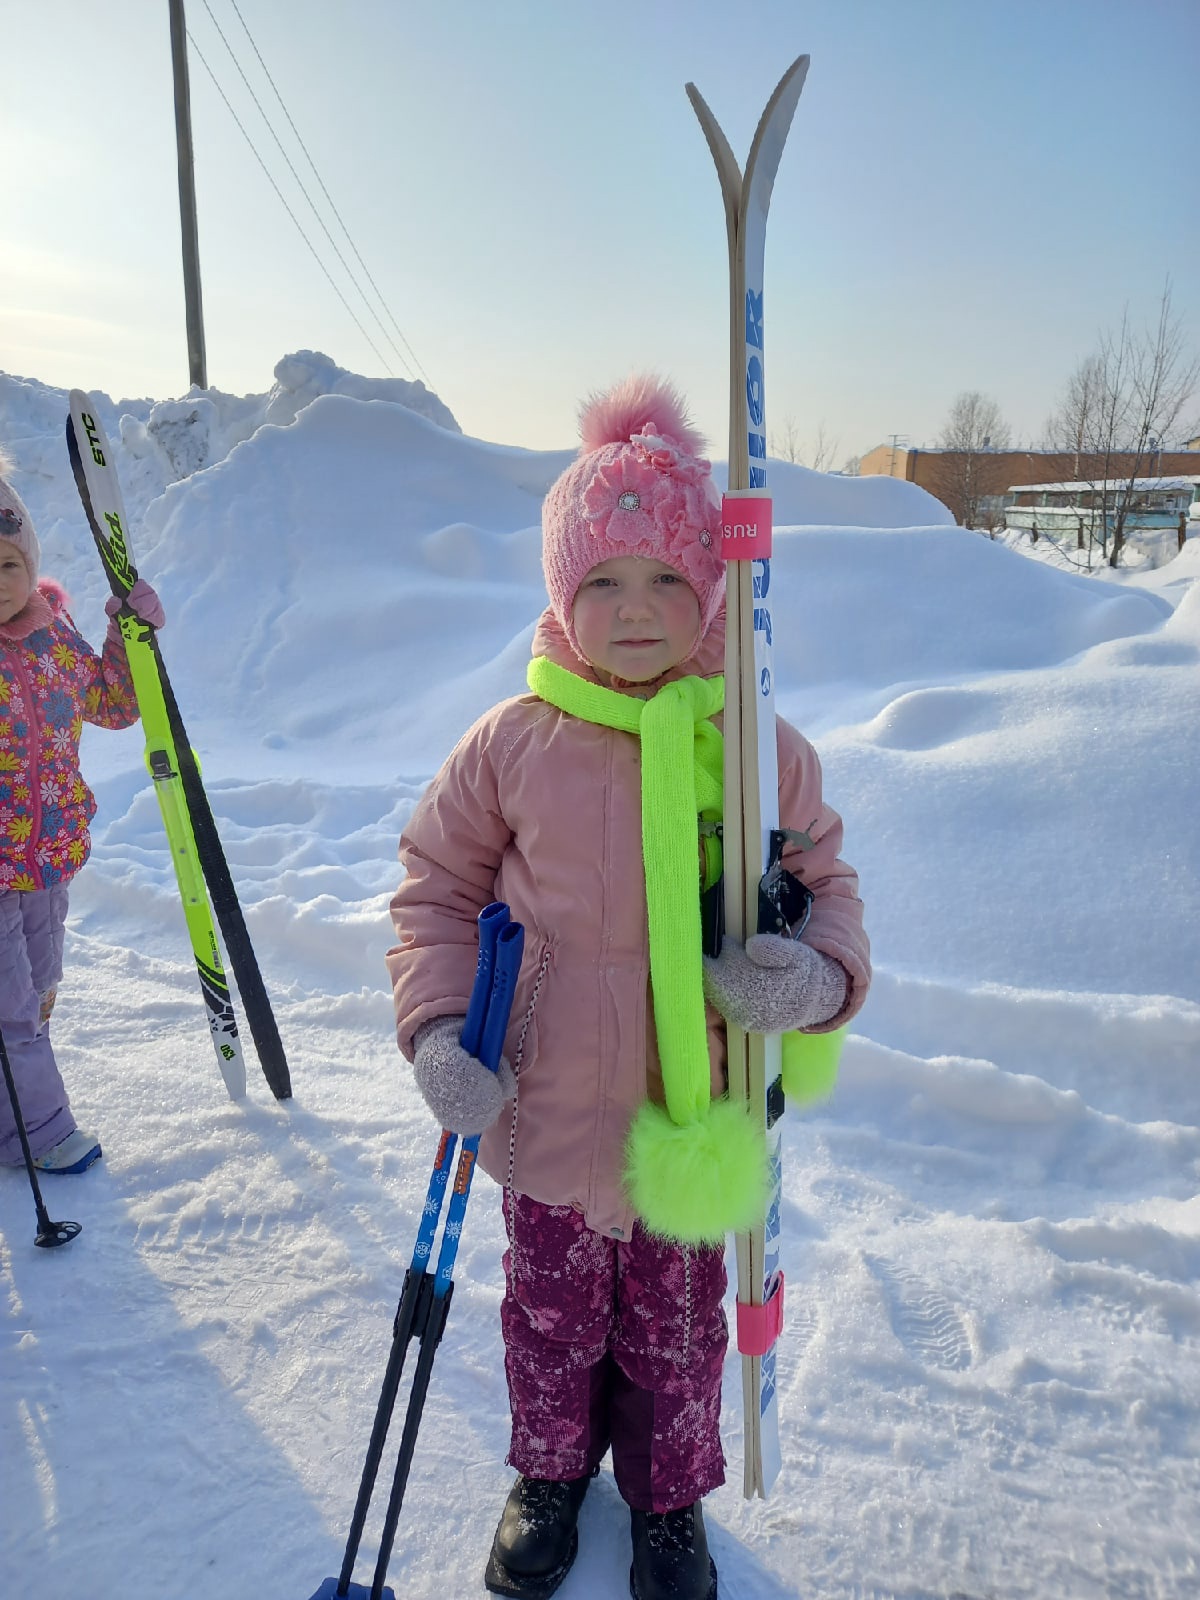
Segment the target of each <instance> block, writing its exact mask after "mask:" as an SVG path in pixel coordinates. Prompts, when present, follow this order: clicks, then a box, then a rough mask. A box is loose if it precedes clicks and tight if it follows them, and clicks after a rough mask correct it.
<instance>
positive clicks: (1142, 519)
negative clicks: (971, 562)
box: [1004, 473, 1200, 567]
mask: <svg viewBox="0 0 1200 1600" xmlns="http://www.w3.org/2000/svg"><path fill="white" fill-rule="evenodd" d="M1126 495H1128V497H1129V504H1128V507H1127V509H1126V512H1125V522H1124V535H1125V541H1126V543H1127V544H1128V545H1129V546H1131V547H1132V548H1134V549H1136V550H1138V551H1140V552H1141V555H1142V557H1143V558H1144V559H1145V560H1146V562H1147V563H1148V564H1149V565H1150V566H1152V567H1158V566H1162V565H1163V563H1164V562H1166V561H1169V560H1170V559H1171V558H1172V557H1173V556H1174V555H1175V554H1176V552H1177V550H1178V549H1179V544H1180V540H1181V538H1182V537H1184V536H1185V535H1186V531H1187V524H1188V519H1189V517H1195V516H1197V515H1200V473H1194V474H1187V475H1184V476H1182V477H1174V478H1135V479H1134V480H1133V482H1132V484H1131V483H1130V481H1129V479H1128V478H1113V479H1110V480H1109V481H1108V482H1107V483H1090V482H1079V483H1038V484H1017V485H1015V486H1014V487H1013V488H1012V489H1011V490H1010V491H1009V494H1008V496H1007V500H1008V504H1007V505H1006V506H1005V510H1004V526H1005V527H1006V528H1020V529H1022V530H1023V531H1024V532H1026V533H1028V534H1031V535H1032V536H1033V537H1034V538H1040V537H1042V536H1043V535H1045V536H1047V537H1049V538H1051V539H1055V540H1057V542H1058V543H1059V544H1069V545H1074V546H1075V548H1076V549H1078V550H1082V549H1084V548H1085V547H1092V546H1095V545H1099V546H1101V548H1103V549H1107V547H1108V543H1109V541H1110V539H1111V538H1112V536H1113V533H1114V532H1115V528H1116V519H1117V513H1118V510H1119V508H1120V506H1121V504H1122V503H1123V501H1124V500H1125V497H1126Z"/></svg>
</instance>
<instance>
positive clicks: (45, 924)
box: [0, 885, 75, 1166]
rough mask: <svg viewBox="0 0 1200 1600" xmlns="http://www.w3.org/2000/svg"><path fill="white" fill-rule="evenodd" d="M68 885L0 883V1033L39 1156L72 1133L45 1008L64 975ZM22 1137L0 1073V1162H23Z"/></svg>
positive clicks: (72, 1121)
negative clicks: (19, 886) (48, 886)
mask: <svg viewBox="0 0 1200 1600" xmlns="http://www.w3.org/2000/svg"><path fill="white" fill-rule="evenodd" d="M66 920H67V888H66V886H65V885H60V886H58V887H57V888H54V889H36V890H30V891H28V892H23V891H21V890H18V889H0V1034H3V1035H4V1048H5V1050H6V1051H7V1052H8V1060H9V1065H10V1066H11V1067H12V1073H13V1081H14V1082H15V1083H16V1086H17V1099H18V1100H19V1101H20V1104H21V1116H22V1118H23V1120H24V1122H25V1131H26V1133H27V1134H28V1135H29V1148H30V1150H31V1151H32V1152H33V1155H34V1157H35V1159H36V1157H38V1156H41V1155H45V1153H46V1151H47V1150H52V1149H53V1148H54V1146H55V1145H56V1144H57V1143H58V1142H59V1140H60V1139H65V1138H66V1137H67V1135H68V1134H69V1133H72V1132H74V1129H75V1118H74V1117H73V1116H72V1115H71V1108H70V1106H69V1104H68V1103H67V1091H66V1089H65V1088H64V1086H63V1081H62V1078H61V1077H60V1076H59V1072H58V1064H57V1063H56V1061H55V1059H54V1051H53V1050H52V1049H51V1047H50V1019H49V1011H50V1007H51V1006H53V1004H54V989H55V987H56V985H57V983H58V980H59V979H60V978H61V977H62V949H63V924H64V923H65V922H66ZM21 1160H22V1156H21V1139H20V1135H19V1134H18V1133H17V1124H16V1122H15V1121H14V1120H13V1113H12V1102H11V1100H10V1099H9V1097H8V1090H7V1088H6V1087H5V1085H4V1080H3V1078H2V1077H0V1166H6V1165H7V1166H20V1164H21Z"/></svg>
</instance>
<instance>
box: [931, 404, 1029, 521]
mask: <svg viewBox="0 0 1200 1600" xmlns="http://www.w3.org/2000/svg"><path fill="white" fill-rule="evenodd" d="M1011 438H1012V433H1011V430H1010V429H1009V426H1008V423H1007V422H1005V420H1004V418H1003V416H1002V415H1001V413H1000V407H999V406H998V405H997V404H996V402H995V401H994V400H993V399H991V398H990V397H989V396H988V395H985V394H980V393H979V391H978V390H976V389H971V390H966V391H964V392H963V393H962V394H960V395H958V396H957V398H956V399H955V401H954V404H953V405H952V406H951V407H950V415H949V416H948V417H947V419H946V425H945V427H944V428H943V429H942V433H941V437H940V439H939V440H938V445H939V448H940V449H941V450H942V451H943V452H944V455H943V459H942V462H941V470H940V473H939V477H940V479H941V482H940V483H939V491H940V493H941V497H942V498H943V499H945V501H946V503H947V505H949V506H950V508H951V510H952V511H954V512H955V513H956V515H957V516H958V520H959V522H960V523H961V524H962V525H963V527H964V528H976V527H979V526H980V525H981V523H986V522H988V521H990V522H991V523H992V525H993V526H994V524H995V520H996V519H995V517H994V516H993V515H992V514H991V513H990V511H985V510H984V507H983V502H984V500H985V499H987V498H988V497H989V496H991V495H994V494H995V493H996V492H997V489H996V485H995V484H994V483H992V482H991V475H990V474H989V473H988V471H987V457H988V455H989V454H990V453H992V452H995V451H1001V450H1007V449H1008V445H1009V440H1010V439H1011ZM1001 487H1003V486H1001ZM989 531H990V530H989Z"/></svg>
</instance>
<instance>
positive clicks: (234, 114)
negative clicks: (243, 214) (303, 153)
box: [188, 29, 392, 372]
mask: <svg viewBox="0 0 1200 1600" xmlns="http://www.w3.org/2000/svg"><path fill="white" fill-rule="evenodd" d="M188 43H189V44H190V45H191V47H192V49H193V50H194V51H195V52H196V55H197V56H198V57H199V60H200V65H201V66H202V67H203V68H204V70H205V72H207V73H208V75H209V77H210V78H211V79H212V81H213V86H214V88H215V89H216V91H217V93H218V94H219V95H220V96H221V99H222V100H224V102H225V105H226V107H227V108H228V110H229V115H230V116H231V117H232V118H233V120H234V121H235V122H236V123H237V125H238V128H239V129H240V131H241V134H242V137H243V138H244V139H245V141H246V143H247V144H248V145H249V146H250V148H251V150H252V151H253V152H254V158H255V160H256V161H257V162H258V164H259V166H260V167H261V168H262V169H263V172H264V173H265V174H266V177H267V182H268V183H269V184H270V185H271V187H272V189H274V191H275V193H276V194H277V195H278V196H279V203H280V204H281V205H282V206H283V209H284V210H285V211H286V212H287V214H288V216H289V217H291V219H292V221H293V222H294V223H295V224H296V228H297V230H298V231H299V234H300V237H301V238H302V239H303V240H304V242H305V244H306V245H307V246H308V248H309V250H310V252H311V253H312V257H313V260H314V261H315V262H316V263H317V265H318V266H319V267H320V269H321V271H322V272H323V273H324V274H325V276H326V277H327V278H328V279H329V284H330V287H331V288H332V290H333V292H334V294H336V295H337V297H338V299H339V300H340V301H341V302H342V304H343V305H344V306H345V308H346V310H347V311H348V312H349V313H350V316H351V318H352V320H353V322H354V325H355V327H356V328H357V329H358V331H359V332H360V333H361V334H362V336H363V338H364V339H365V340H366V341H367V343H368V344H369V345H370V346H371V349H372V350H374V352H375V354H376V355H377V356H378V357H379V360H380V361H381V362H382V364H383V365H384V366H385V367H387V370H388V371H389V372H391V370H392V369H391V367H390V366H388V361H387V357H386V356H385V355H384V354H383V352H382V350H380V348H379V346H378V345H377V344H376V343H375V341H374V339H372V337H371V335H370V334H369V333H368V332H367V330H366V329H365V328H364V327H363V325H362V323H361V322H360V321H359V320H358V317H357V315H356V314H355V311H354V307H353V306H352V305H351V304H350V302H349V301H348V300H347V299H346V296H345V295H344V294H343V293H342V291H341V290H340V289H339V288H338V286H337V284H336V283H335V282H334V281H333V276H332V274H331V273H330V271H329V268H328V267H327V266H326V265H325V263H324V262H323V261H322V260H321V258H320V256H319V255H318V254H317V251H316V247H315V246H314V245H313V242H312V240H311V239H310V238H309V237H308V235H307V234H306V233H305V231H304V228H303V226H302V224H301V222H300V219H299V217H298V216H297V215H296V213H295V212H294V211H293V210H292V208H291V206H289V205H288V203H287V201H286V200H285V199H284V197H283V191H282V190H281V189H280V187H279V185H278V184H277V183H276V182H275V179H274V178H273V177H272V176H271V172H270V169H269V168H268V166H267V164H266V162H265V161H264V160H263V158H262V156H260V155H259V153H258V149H257V147H256V146H255V143H254V140H253V139H252V138H251V137H250V135H249V134H248V133H247V132H246V129H245V127H244V126H243V124H242V119H241V118H240V117H239V116H238V114H237V112H236V111H235V110H234V109H233V107H232V106H231V105H230V103H229V97H228V95H227V94H226V93H225V91H224V89H222V87H221V85H220V83H219V82H218V80H217V75H216V73H215V72H214V71H213V69H212V68H211V67H210V66H209V64H208V62H207V61H206V60H205V58H204V53H203V51H202V50H201V49H200V47H199V45H198V44H197V43H196V41H195V39H194V38H193V37H192V33H191V30H190V29H189V30H188Z"/></svg>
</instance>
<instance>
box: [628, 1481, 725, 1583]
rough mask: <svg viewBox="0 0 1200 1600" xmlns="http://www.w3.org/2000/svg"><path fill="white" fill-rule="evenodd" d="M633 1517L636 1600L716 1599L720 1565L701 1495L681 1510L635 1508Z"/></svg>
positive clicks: (631, 1574)
mask: <svg viewBox="0 0 1200 1600" xmlns="http://www.w3.org/2000/svg"><path fill="white" fill-rule="evenodd" d="M629 1523H630V1531H631V1533H632V1534H633V1565H632V1566H631V1567H630V1569H629V1592H630V1594H631V1595H632V1596H633V1600H717V1569H716V1567H715V1566H714V1565H713V1561H712V1557H711V1556H710V1555H709V1553H708V1538H707V1536H706V1534H705V1532H704V1513H703V1512H702V1511H701V1509H700V1502H699V1501H698V1500H697V1501H696V1504H695V1505H694V1506H682V1507H680V1509H679V1510H678V1511H664V1512H661V1513H660V1512H657V1511H634V1510H632V1509H631V1510H630V1513H629Z"/></svg>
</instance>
